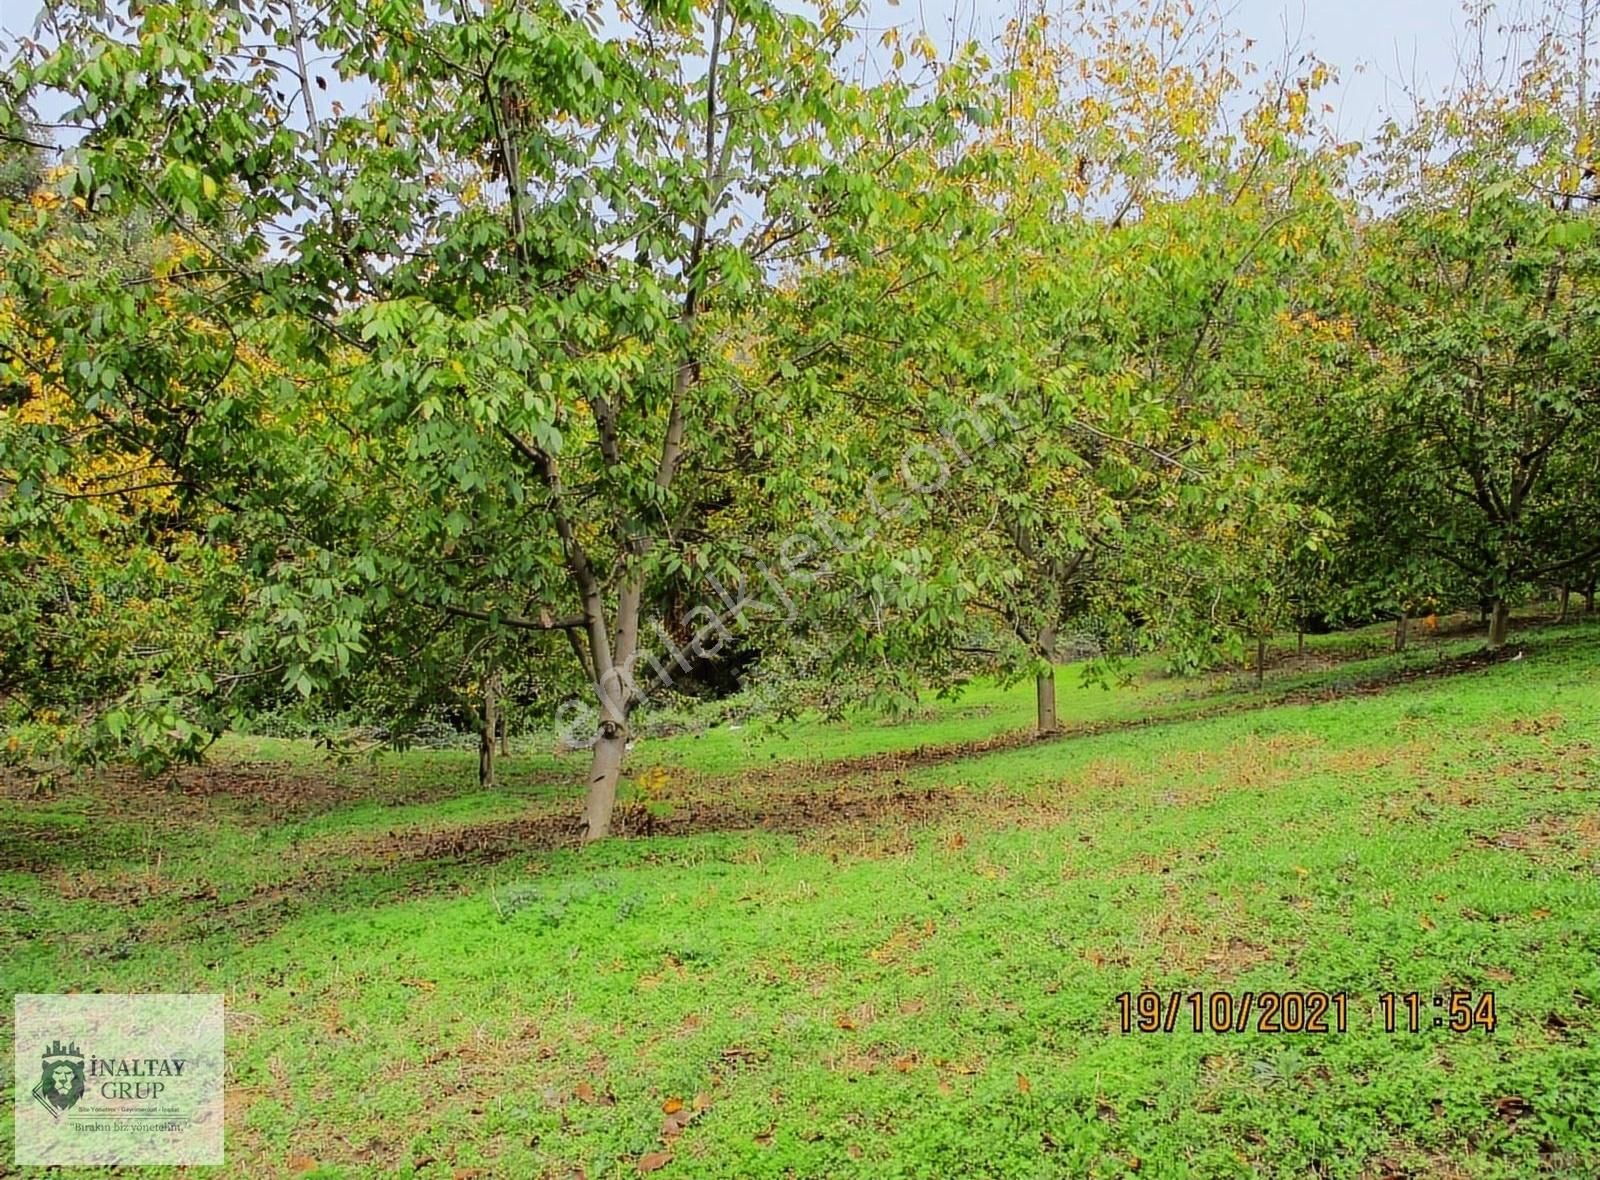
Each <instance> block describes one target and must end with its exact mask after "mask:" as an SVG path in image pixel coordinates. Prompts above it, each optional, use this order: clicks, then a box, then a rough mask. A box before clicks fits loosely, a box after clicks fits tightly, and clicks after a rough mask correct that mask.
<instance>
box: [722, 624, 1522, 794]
mask: <svg viewBox="0 0 1600 1180" xmlns="http://www.w3.org/2000/svg"><path fill="white" fill-rule="evenodd" d="M1521 654H1522V649H1521V648H1509V647H1508V648H1502V649H1501V650H1500V651H1496V652H1491V651H1481V652H1470V653H1468V654H1466V655H1461V656H1453V657H1451V658H1449V659H1444V660H1439V661H1438V662H1436V663H1433V664H1424V665H1418V666H1416V667H1413V668H1404V669H1401V670H1399V671H1397V672H1386V673H1384V674H1382V675H1379V676H1369V677H1364V678H1362V679H1359V680H1355V681H1347V682H1345V683H1342V684H1330V685H1325V686H1321V687H1317V688H1300V689H1290V690H1288V691H1286V692H1283V691H1280V692H1270V691H1269V692H1265V693H1262V694H1260V695H1259V696H1253V697H1242V698H1240V699H1239V700H1233V701H1226V702H1222V703H1220V704H1215V705H1209V706H1203V707H1201V708H1196V709H1178V710H1172V711H1169V712H1162V713H1151V714H1147V715H1145V716H1143V717H1122V718H1115V719H1112V720H1109V721H1092V722H1087V723H1084V724H1079V725H1067V726H1063V727H1061V728H1060V729H1058V730H1056V731H1055V732H1054V733H1049V734H1041V733H1039V732H1037V731H1036V730H1032V729H1016V730H1010V731H1007V732H1006V733H998V734H995V735H993V736H992V737H987V738H981V739H979V740H977V741H971V742H950V743H945V744H938V745H926V746H916V747H914V748H912V749H909V750H896V751H891V752H886V753H882V754H862V755H858V756H856V757H852V758H838V759H834V760H832V761H822V760H815V761H794V762H786V763H784V764H783V765H782V766H775V767H771V768H765V769H757V770H751V771H744V772H740V773H738V774H732V775H724V776H709V775H708V776H703V777H702V778H701V779H700V781H702V782H717V781H723V780H730V779H731V780H734V781H738V782H744V783H773V784H779V783H785V782H790V781H793V780H795V779H801V778H803V779H806V780H808V781H811V782H838V781H842V780H845V779H851V778H855V777H857V776H860V775H866V774H875V773H883V772H885V771H888V772H895V771H907V770H921V769H924V768H926V767H930V766H942V765H945V764H946V763H950V762H960V761H962V760H964V759H967V758H978V757H982V756H984V755H986V754H995V753H1000V752H1003V751H1008V750H1019V749H1023V748H1025V747H1027V746H1036V745H1044V744H1047V743H1051V742H1060V741H1068V740H1072V739H1078V738H1088V737H1100V736H1102V735H1104V734H1109V733H1125V732H1128V731H1131V730H1137V729H1149V728H1151V727H1153V726H1160V725H1178V724H1181V723H1184V722H1188V721H1209V720H1212V719H1214V718H1217V717H1231V716H1234V715H1236V714H1239V713H1252V712H1256V711H1258V710H1263V709H1270V708H1274V707H1276V706H1279V705H1304V704H1315V703H1319V702H1325V701H1336V700H1340V699H1343V698H1346V697H1352V696H1374V695H1377V694H1378V693H1381V692H1384V691H1386V690H1387V689H1390V688H1393V687H1395V686H1396V685H1400V684H1408V683H1412V682H1414V681H1418V680H1424V679H1427V678H1429V677H1434V676H1454V675H1460V674H1462V673H1465V672H1476V671H1479V670H1481V669H1483V668H1487V667H1491V666H1492V665H1494V664H1498V663H1503V662H1505V661H1507V660H1513V659H1516V658H1518V657H1519V656H1520V655H1521ZM1356 658H1366V657H1365V656H1360V657H1356Z"/></svg>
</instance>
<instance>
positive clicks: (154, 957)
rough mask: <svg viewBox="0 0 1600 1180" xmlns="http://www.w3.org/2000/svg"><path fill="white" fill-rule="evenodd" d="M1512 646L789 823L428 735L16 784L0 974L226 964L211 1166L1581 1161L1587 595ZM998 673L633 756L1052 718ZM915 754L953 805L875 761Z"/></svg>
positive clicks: (1591, 747)
mask: <svg viewBox="0 0 1600 1180" xmlns="http://www.w3.org/2000/svg"><path fill="white" fill-rule="evenodd" d="M1374 638H1375V637H1373V636H1369V637H1368V639H1369V640H1370V639H1374ZM1332 642H1333V643H1335V644H1337V645H1340V646H1348V645H1349V644H1350V643H1352V642H1354V641H1352V640H1351V639H1349V638H1348V637H1339V638H1338V639H1336V640H1334V641H1332ZM1529 642H1530V647H1529V655H1528V658H1526V659H1524V660H1521V661H1518V662H1515V663H1508V664H1502V665H1499V666H1496V667H1494V668H1491V669H1488V670H1485V671H1480V672H1472V673H1467V674H1463V675H1459V676H1453V677H1450V678H1448V679H1437V680H1429V679H1423V680H1421V681H1418V682H1416V683H1413V684H1407V685H1400V686H1397V687H1395V688H1393V689H1391V690H1389V691H1387V692H1385V693H1382V694H1379V695H1360V696H1353V697H1351V698H1349V699H1343V700H1339V701H1337V702H1334V703H1327V704H1322V703H1319V704H1314V705H1281V706H1279V707H1276V708H1272V709H1268V710H1262V711H1255V712H1245V713H1235V714H1230V715H1226V716H1218V717H1212V718H1210V719H1190V720H1174V721H1172V722H1171V723H1168V724H1163V725H1160V726H1157V727H1152V728H1145V729H1136V730H1129V731H1126V732H1113V733H1107V734H1102V735H1100V736H1095V737H1084V738H1074V739H1070V740H1066V741H1059V742H1054V743H1049V744H1042V745H1031V746H1026V747H1023V748H1020V749H1016V750H1011V751H1008V752H1005V753H997V754H993V755H989V756H986V757H982V758H971V759H963V760H958V761H951V762H946V763H941V764H937V765H931V766H927V767H923V768H921V769H911V770H901V771H896V772H892V773H884V774H881V775H877V776H868V777H867V778H865V779H862V780H860V782H859V784H858V785H859V787H860V789H861V790H862V791H863V792H866V793H868V794H871V793H873V792H877V793H878V794H879V795H880V796H884V797H885V802H884V805H883V806H882V807H881V808H880V809H878V810H876V811H874V812H871V813H870V814H868V815H867V817H866V818H864V819H860V820H856V821H853V822H851V823H848V824H843V825H838V826H833V827H828V828H825V829H822V830H817V831H813V832H807V833H803V834H802V835H800V836H797V837H796V836H782V835H776V834H770V833H766V832H760V831H755V832H737V833H727V832H721V833H719V832H711V833H706V834H700V835H695V836H689V837H675V838H656V839H651V840H641V841H615V842H612V843H611V844H609V845H607V846H602V847H598V848H593V849H589V850H587V851H584V852H561V851H557V852H540V853H529V854H522V855H515V856H507V855H504V847H503V846H496V845H490V846H488V854H484V855H480V854H479V853H480V852H483V849H482V848H480V847H479V846H477V845H474V844H473V843H471V842H470V841H468V842H466V843H464V844H461V845H452V844H450V843H449V841H448V839H446V840H445V841H444V842H443V843H436V844H430V843H429V842H428V839H427V836H428V834H430V833H432V834H438V833H441V832H443V833H449V832H451V831H457V830H462V829H470V830H472V831H479V830H481V829H482V828H483V827H484V826H485V825H491V826H492V825H493V824H494V823H496V822H500V821H509V820H512V819H514V818H516V817H518V816H521V815H523V814H525V813H527V812H528V811H529V810H530V809H533V810H538V809H540V808H547V809H548V808H554V807H559V806H569V804H568V803H567V801H566V798H565V797H566V796H567V795H568V794H569V793H570V791H571V790H572V788H571V787H570V785H568V784H567V783H566V782H564V781H563V780H561V779H560V778H559V777H558V776H557V775H555V773H554V772H555V770H556V769H557V768H556V767H555V766H554V765H553V764H552V763H551V761H550V760H549V759H544V758H539V759H529V760H526V761H524V762H521V763H518V764H517V765H515V766H514V767H513V771H514V773H513V774H512V775H510V776H509V782H508V785H507V786H506V787H504V788H503V789H502V790H500V791H496V792H478V791H476V790H463V789H460V788H458V787H455V786H453V785H452V784H453V783H454V782H459V781H464V780H466V778H467V775H468V774H469V773H470V772H469V771H468V769H467V767H468V762H467V760H466V759H465V758H463V757H458V756H455V755H443V754H441V755H429V756H423V755H410V756H407V758H406V759H404V760H399V761H391V762H390V763H388V764H387V769H386V770H385V771H384V772H383V773H382V774H379V775H373V774H372V773H370V772H367V771H362V770H355V769H352V770H346V771H342V772H339V775H338V776H336V777H337V778H338V781H336V782H333V783H331V784H330V783H329V782H327V781H326V779H325V778H324V776H322V775H320V774H318V775H312V774H311V771H310V769H309V768H307V767H305V766H304V765H295V764H294V763H293V762H284V763H282V764H281V766H274V767H269V768H260V767H258V768H256V769H255V771H254V773H257V774H261V775H265V776H267V777H268V778H269V779H270V781H271V782H273V783H278V782H281V783H282V790H281V791H274V790H269V791H266V792H263V791H261V790H259V789H252V787H251V784H250V783H249V782H248V781H246V782H243V783H241V784H239V785H238V786H237V788H236V790H235V793H234V794H231V795H228V796H225V797H221V798H218V797H215V796H206V797H188V796H176V795H174V794H172V793H170V792H168V793H163V792H161V791H159V790H155V789H149V788H145V789H140V790H134V789H132V788H130V789H128V791H127V792H126V793H124V794H122V795H119V796H116V797H115V798H113V799H112V800H110V801H105V796H104V795H103V794H102V796H101V797H100V799H101V801H95V800H94V798H93V797H91V796H89V795H88V794H78V793H74V792H72V791H70V790H66V789H64V790H63V791H62V792H61V793H60V794H58V795H57V796H55V797H53V798H48V799H43V800H31V799H23V798H18V797H15V796H14V795H13V796H11V797H7V798H4V799H0V808H3V811H0V817H3V821H0V822H3V825H4V826H3V836H0V840H3V843H0V865H4V866H6V868H7V869H9V871H6V872H4V873H3V875H0V936H3V937H4V942H3V944H0V953H3V955H4V958H3V960H0V961H3V963H4V967H3V972H4V984H5V988H4V990H5V991H6V992H7V994H8V995H9V993H10V992H13V991H19V990H30V989H38V990H60V989H64V988H68V987H76V988H82V989H102V990H223V991H225V992H227V993H228V1002H229V1012H230V1032H229V1036H230V1056H231V1059H232V1064H233V1068H234V1071H235V1075H234V1077H233V1078H232V1079H231V1085H232V1090H231V1093H230V1131H229V1136H230V1137H229V1160H230V1163H229V1166H228V1167H227V1168H226V1169H225V1172H226V1173H227V1174H230V1175H239V1176H252V1177H253V1176H264V1175H274V1174H283V1173H287V1172H289V1171H291V1170H294V1169H301V1168H307V1167H308V1166H309V1165H311V1163H312V1161H316V1165H315V1167H314V1168H311V1169H310V1174H320V1175H329V1176H334V1175H340V1176H343V1175H385V1174H390V1173H392V1172H396V1171H398V1172H400V1173H403V1174H405V1173H411V1172H415V1173H417V1174H425V1175H437V1176H452V1175H455V1174H457V1173H459V1172H465V1173H466V1174H468V1175H470V1174H471V1172H470V1169H473V1168H479V1169H483V1172H482V1173H481V1174H482V1175H491V1174H492V1175H506V1176H514V1177H521V1176H540V1175H550V1176H567V1175H571V1174H573V1173H572V1169H573V1168H574V1167H575V1166H581V1167H582V1168H583V1169H584V1170H585V1173H586V1175H587V1176H589V1177H600V1176H611V1175H634V1174H637V1172H636V1164H637V1161H639V1160H640V1159H641V1158H643V1157H646V1156H647V1155H649V1154H650V1153H652V1152H658V1151H662V1150H667V1151H669V1152H670V1153H671V1155H672V1162H671V1163H670V1164H668V1165H667V1166H666V1167H665V1168H663V1169H662V1171H661V1172H660V1173H659V1174H661V1175H664V1176H674V1175H683V1176H689V1175H693V1176H785V1175H790V1174H793V1175H801V1176H814V1175H829V1174H859V1175H871V1176H929V1177H945V1176H954V1175H993V1176H1006V1177H1011V1176H1028V1175H1040V1176H1073V1177H1076V1176H1106V1177H1111V1176H1123V1175H1128V1174H1130V1172H1131V1171H1132V1170H1133V1169H1134V1167H1135V1161H1137V1168H1138V1172H1139V1174H1140V1175H1145V1176H1158V1177H1188V1176H1193V1177H1223V1176H1285V1177H1290V1176H1292V1177H1312V1176H1318V1177H1363V1176H1366V1177H1379V1176H1385V1175H1394V1176H1433V1177H1439V1178H1444V1177H1456V1176H1472V1177H1490V1176H1498V1177H1512V1176H1534V1175H1552V1176H1563V1177H1566V1176H1587V1175H1600V1122H1597V1119H1600V1108H1597V1106H1596V1102H1595V1095H1596V1093H1597V1092H1600V1048H1597V1046H1600V1038H1597V1036H1596V1033H1597V1029H1600V967H1597V956H1600V920H1597V919H1600V877H1597V875H1596V872H1597V868H1600V818H1597V814H1596V806H1595V804H1596V792H1597V790H1600V749H1597V748H1596V744H1595V737H1594V735H1595V734H1596V732H1597V727H1600V692H1597V691H1596V684H1597V681H1600V629H1597V628H1595V627H1592V626H1590V627H1576V628H1567V629H1547V630H1542V631H1540V632H1538V633H1535V634H1533V635H1532V636H1531V637H1530V641H1529ZM1436 658H1437V654H1436V653H1435V652H1432V651H1423V652H1418V653H1415V654H1413V655H1412V656H1411V657H1409V660H1410V661H1411V662H1413V663H1419V662H1420V663H1423V664H1425V663H1426V662H1427V661H1429V660H1433V659H1436ZM1392 662H1393V661H1385V660H1381V659H1378V660H1374V661H1373V662H1372V663H1370V664H1369V665H1368V666H1367V667H1366V671H1377V670H1380V669H1381V668H1382V667H1384V666H1385V665H1386V664H1389V663H1392ZM1356 675H1357V673H1356V670H1355V669H1354V668H1353V667H1352V666H1350V665H1346V666H1342V667H1339V668H1335V669H1330V670H1326V671H1323V672H1320V673H1318V672H1314V671H1312V672H1301V673H1284V674H1282V675H1281V676H1280V677H1278V678H1277V687H1278V689H1280V690H1281V689H1282V688H1283V687H1284V686H1286V685H1287V684H1288V682H1289V680H1290V679H1291V677H1297V678H1298V679H1299V680H1301V681H1305V682H1316V681H1318V680H1319V679H1320V680H1322V681H1332V682H1346V681H1350V680H1351V679H1353V678H1355V677H1356ZM1066 687H1067V684H1066V683H1064V684H1063V688H1064V689H1065V688H1066ZM1217 687H1218V689H1219V691H1220V694H1221V698H1222V699H1224V700H1226V699H1227V694H1229V693H1236V692H1237V691H1238V690H1237V689H1235V688H1229V687H1228V686H1225V685H1224V686H1217ZM987 691H988V695H987V696H985V697H980V698H979V699H978V701H977V702H976V704H975V703H974V702H973V701H972V700H971V699H968V700H966V701H964V702H958V703H957V704H955V705H954V706H951V707H949V708H948V710H947V712H935V713H933V714H931V715H930V716H929V717H928V718H927V719H925V720H924V721H922V722H920V723H919V725H920V729H917V730H914V731H912V733H909V734H908V733H907V732H905V731H901V730H891V729H888V728H884V727H880V726H861V725H859V724H858V725H856V726H854V727H847V726H828V725H822V724H820V723H815V722H813V723H807V724H805V725H801V726H797V727H795V728H793V729H791V730H790V731H789V734H788V736H787V737H786V738H778V737H774V736H770V735H769V736H763V735H762V734H760V733H759V732H758V733H756V734H755V735H753V737H752V735H749V734H744V735H743V736H741V731H734V732H733V733H726V732H722V733H715V735H714V736H712V735H708V736H707V737H705V738H700V739H694V738H690V737H683V738H679V739H674V740H672V741H668V742H660V743H652V744H650V745H649V746H648V747H647V748H645V749H643V750H641V751H636V753H637V754H639V755H641V756H642V760H643V761H645V762H648V763H652V764H662V765H668V766H682V765H689V766H693V767H694V768H695V769H696V770H697V771H710V772H722V771H730V770H732V769H734V768H735V767H736V766H740V765H752V764H753V765H758V766H767V765H770V764H772V763H774V762H781V761H787V760H791V759H797V758H798V759H806V758H809V759H815V758H818V757H829V758H832V757H840V756H845V755H850V754H861V753H869V752H880V751H882V750H884V749H892V748H906V747H912V746H916V745H921V744H924V743H927V742H949V741H963V740H972V739H973V738H976V737H982V736H986V735H987V734H988V733H992V732H997V731H998V730H1002V729H1005V728H1009V727H1012V726H1015V725H1018V724H1025V723H1026V719H1027V700H1028V691H1027V689H1026V687H1022V688H1019V689H1017V690H1014V691H1010V692H1001V691H1000V690H987ZM1063 698H1064V699H1063V709H1062V712H1063V715H1064V717H1066V718H1068V719H1074V718H1081V717H1083V716H1086V715H1090V714H1092V715H1094V716H1097V717H1100V718H1114V717H1119V716H1123V717H1127V716H1134V715H1137V714H1139V713H1144V712H1150V711H1155V712H1158V713H1171V714H1177V713H1181V712H1182V711H1185V710H1189V711H1193V710H1196V709H1202V708H1206V707H1208V706H1210V705H1214V704H1215V703H1216V701H1217V700H1218V699H1219V698H1218V697H1216V696H1213V697H1211V698H1202V697H1197V696H1195V695H1193V694H1192V691H1191V689H1190V687H1188V686H1184V685H1182V684H1180V683H1178V682H1170V681H1157V682H1153V683H1150V684H1147V685H1145V686H1143V687H1141V688H1139V689H1137V690H1129V689H1124V690H1119V691H1118V692H1116V693H1111V694H1105V693H1101V692H1099V690H1093V692H1092V693H1091V692H1090V691H1088V690H1085V691H1083V692H1078V691H1076V690H1074V691H1072V692H1064V693H1063ZM240 752H241V751H239V750H236V751H235V754H236V755H237V754H239V753H240ZM265 752H266V753H274V752H275V751H271V750H268V751H265ZM255 753H256V754H257V755H258V756H259V755H260V754H261V753H263V751H261V750H260V749H257V750H256V751H255ZM257 786H259V784H257ZM722 789H728V790H729V791H732V790H733V789H734V784H733V783H732V782H731V781H730V780H718V779H703V778H702V779H696V780H694V781H693V782H691V783H687V784H686V785H684V786H683V787H682V793H683V795H684V798H682V799H680V805H681V806H686V805H690V804H692V800H690V799H688V798H687V796H688V795H690V794H691V793H692V792H694V791H702V792H711V791H718V790H722ZM931 790H937V791H943V792H946V795H945V796H944V797H943V798H941V800H940V802H939V807H938V814H937V815H935V816H934V817H933V818H932V819H931V820H929V819H927V818H926V817H924V818H923V820H921V821H919V822H908V821H907V820H906V819H905V817H904V816H903V815H902V814H901V812H900V811H899V810H897V806H896V804H895V802H894V800H893V798H892V796H893V795H894V793H896V792H899V793H901V794H905V793H911V792H921V791H931ZM263 796H265V797H263ZM389 833H395V838H394V839H392V840H391V839H390V838H389ZM1143 987H1153V988H1161V989H1164V990H1171V989H1178V988H1182V989H1216V988H1228V989H1231V990H1233V991H1235V992H1240V991H1243V990H1247V989H1249V990H1256V991H1259V990H1263V989H1273V988H1277V989H1300V990H1306V989H1322V990H1329V991H1335V990H1344V991H1348V992H1350V993H1351V995H1352V1002H1351V1007H1350V1031H1349V1032H1348V1033H1346V1034H1343V1035H1325V1036H1324V1035H1315V1034H1300V1035H1271V1034H1260V1033H1256V1032H1249V1033H1245V1034H1229V1035H1220V1036H1219V1035H1215V1034H1208V1035H1196V1034H1194V1033H1192V1032H1178V1033H1174V1034H1161V1033H1157V1034H1142V1035H1141V1034H1134V1035H1123V1034H1121V1033H1120V1032H1118V1031H1117V1029H1116V1027H1115V1024H1116V1005H1115V999H1114V997H1115V996H1116V994H1117V993H1118V992H1121V991H1124V990H1138V989H1140V988H1143ZM1450 987H1460V988H1471V989H1473V990H1475V991H1477V990H1483V989H1493V990H1494V991H1495V992H1496V994H1497V997H1498V1006H1499V1014H1500V1019H1501V1027H1500V1029H1499V1030H1498V1031H1497V1032H1495V1033H1494V1034H1492V1035H1488V1034H1484V1033H1482V1032H1474V1033H1469V1034H1454V1033H1449V1032H1444V1031H1434V1030H1431V1029H1430V1030H1428V1031H1425V1032H1421V1033H1417V1034H1411V1033H1395V1034H1387V1033H1384V1032H1383V1031H1381V1029H1379V1028H1378V1027H1377V1026H1376V1014H1375V1002H1374V998H1375V996H1376V994H1377V993H1378V992H1379V991H1380V990H1390V991H1403V990H1418V991H1421V992H1423V993H1425V994H1427V995H1430V996H1431V995H1432V994H1433V993H1435V992H1437V991H1439V990H1441V989H1448V988H1450ZM7 1009H9V1004H8V1005H7ZM7 1039H9V1034H8V1037H7ZM0 1052H3V1053H4V1056H3V1058H0V1060H4V1061H6V1062H7V1063H9V1061H10V1052H9V1045H0ZM696 1096H702V1103H701V1104H702V1105H704V1107H705V1109H704V1110H703V1111H702V1112H700V1113H698V1114H697V1116H696V1117H695V1118H694V1120H693V1121H692V1122H690V1123H689V1124H688V1126H687V1127H686V1128H684V1129H683V1130H682V1131H681V1133H678V1134H674V1135H666V1136H664V1131H667V1130H669V1128H665V1127H664V1125H663V1124H664V1122H665V1121H666V1120H667V1116H666V1115H664V1113H663V1105H664V1104H667V1105H670V1104H671V1103H670V1100H672V1099H681V1100H683V1101H684V1102H686V1103H687V1104H688V1108H689V1110H690V1111H693V1110H694V1108H695V1105H696V1101H695V1100H696ZM680 1117H681V1116H680ZM672 1121H674V1122H676V1121H678V1120H677V1119H676V1118H674V1119H673V1120H672ZM9 1133H10V1127H9V1120H8V1121H7V1122H6V1124H5V1126H4V1129H3V1130H0V1140H3V1139H4V1137H6V1136H9ZM0 1152H3V1153H4V1155H3V1157H0V1158H9V1154H10V1145H9V1142H8V1141H0Z"/></svg>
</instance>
